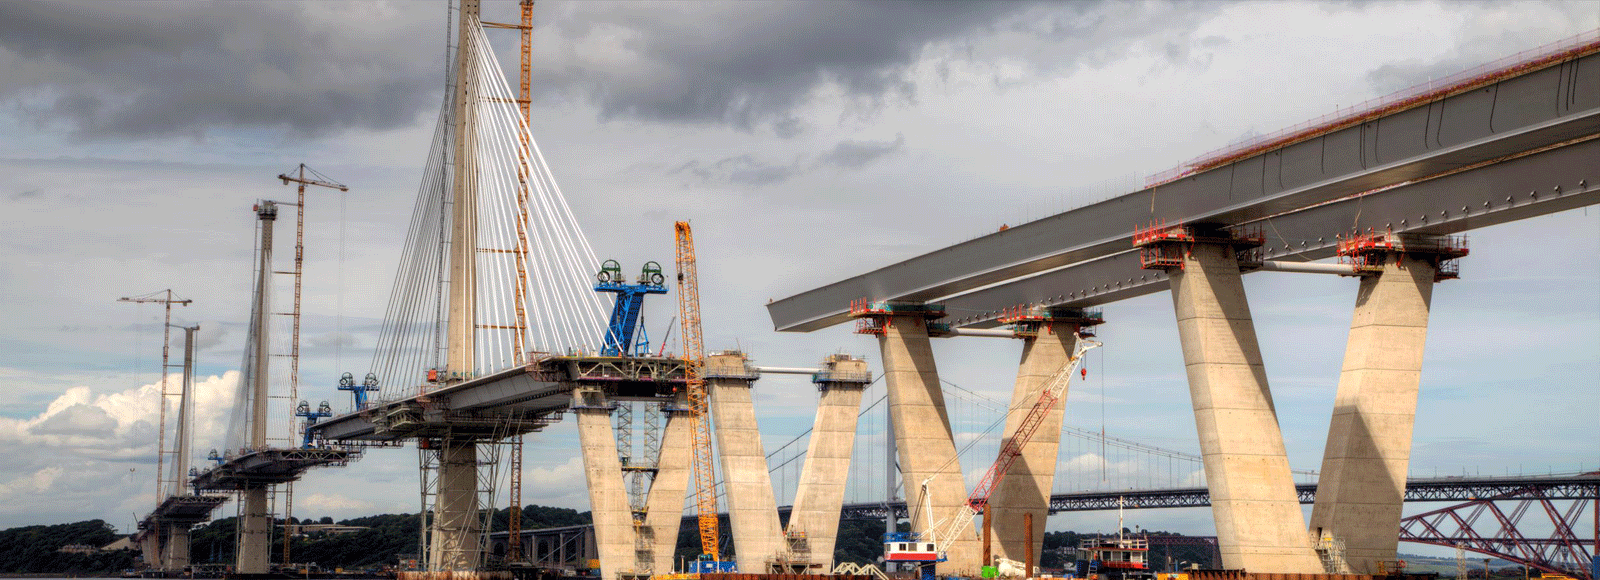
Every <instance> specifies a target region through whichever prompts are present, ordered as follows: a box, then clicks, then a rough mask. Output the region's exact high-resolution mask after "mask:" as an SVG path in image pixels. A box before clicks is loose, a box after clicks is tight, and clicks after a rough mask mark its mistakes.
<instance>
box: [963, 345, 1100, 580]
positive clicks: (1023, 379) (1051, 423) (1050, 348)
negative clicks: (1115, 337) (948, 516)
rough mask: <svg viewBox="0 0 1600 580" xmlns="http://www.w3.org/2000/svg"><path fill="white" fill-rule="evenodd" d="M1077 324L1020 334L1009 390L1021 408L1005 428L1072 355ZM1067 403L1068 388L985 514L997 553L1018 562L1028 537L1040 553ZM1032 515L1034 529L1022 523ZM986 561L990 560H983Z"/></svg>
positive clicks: (1013, 427) (1009, 426)
mask: <svg viewBox="0 0 1600 580" xmlns="http://www.w3.org/2000/svg"><path fill="white" fill-rule="evenodd" d="M1076 331H1077V325H1076V324H1071V323H1057V324H1041V325H1040V326H1039V330H1038V334H1037V335H1035V336H1030V337H1027V338H1025V339H1023V343H1022V362H1021V363H1020V364H1019V365H1018V366H1017V382H1016V384H1015V386H1014V387H1013V389H1012V392H1011V408H1012V409H1021V411H1019V412H1015V413H1011V414H1010V415H1008V416H1007V417H1006V430H1005V433H1007V434H1008V436H1009V434H1011V433H1016V432H1017V426H1018V424H1020V423H1022V420H1023V418H1025V417H1026V416H1027V411H1026V410H1027V409H1030V408H1032V407H1033V402H1034V401H1035V400H1036V399H1038V398H1039V392H1040V391H1041V390H1043V389H1044V387H1045V386H1046V385H1047V384H1048V383H1049V382H1050V379H1051V378H1053V377H1054V376H1055V375H1056V373H1058V372H1060V371H1061V367H1063V366H1065V365H1066V364H1067V361H1069V360H1071V359H1072V351H1073V349H1074V348H1076V347H1077V337H1076V336H1075V334H1074V333H1075V332H1076ZM1066 406H1067V393H1066V391H1063V392H1062V393H1061V398H1059V399H1056V402H1055V405H1054V406H1052V407H1051V409H1050V413H1049V414H1048V415H1046V416H1045V419H1044V424H1043V426H1041V427H1040V428H1039V430H1038V431H1037V432H1035V433H1034V434H1033V439H1031V440H1029V441H1028V444H1027V446H1025V447H1023V448H1022V456H1021V457H1018V458H1017V461H1016V463H1013V464H1011V468H1010V470H1008V471H1007V472H1006V477H1005V479H1004V480H1001V482H1000V486H999V487H998V488H997V489H995V491H994V495H993V496H991V497H990V499H989V508H988V510H987V512H988V513H985V514H984V515H983V517H984V518H990V517H993V518H994V519H993V520H990V521H991V522H992V526H993V529H994V538H995V551H994V554H995V555H996V556H998V557H1001V558H1009V559H1012V560H1016V561H1019V562H1020V561H1022V560H1023V558H1024V557H1025V556H1026V555H1027V554H1029V553H1030V552H1029V551H1028V549H1027V541H1028V538H1032V539H1033V544H1034V545H1033V551H1032V552H1031V553H1033V554H1042V553H1044V532H1045V520H1046V518H1047V517H1048V516H1049V515H1050V486H1051V485H1052V484H1053V483H1055V477H1056V456H1057V451H1058V450H1059V448H1060V443H1061V423H1062V421H1061V419H1062V414H1063V413H1064V411H1065V409H1066ZM1030 513H1031V514H1033V533H1032V535H1029V534H1028V530H1027V529H1026V527H1025V526H1024V525H1023V519H1024V518H1025V515H1024V514H1030ZM985 564H988V562H985Z"/></svg>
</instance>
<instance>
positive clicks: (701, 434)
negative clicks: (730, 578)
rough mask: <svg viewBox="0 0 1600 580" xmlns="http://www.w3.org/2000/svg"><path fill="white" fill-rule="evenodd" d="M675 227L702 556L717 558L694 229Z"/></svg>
mask: <svg viewBox="0 0 1600 580" xmlns="http://www.w3.org/2000/svg"><path fill="white" fill-rule="evenodd" d="M673 230H674V234H675V236H676V238H677V241H678V320H679V321H680V322H681V325H682V331H681V335H680V336H682V337H683V338H682V340H683V361H684V363H685V364H684V374H685V375H686V377H685V378H686V379H687V381H686V383H687V385H688V389H689V391H688V395H689V424H690V431H691V432H692V433H693V434H694V447H693V448H694V461H693V462H692V464H691V467H692V468H693V472H694V499H695V507H696V508H697V511H698V512H699V522H700V550H701V556H700V560H701V561H702V562H705V561H710V562H715V561H717V560H719V559H720V558H719V554H720V552H721V550H720V549H719V548H720V546H719V545H718V542H719V540H718V537H717V535H718V530H717V493H716V485H717V476H716V469H715V467H714V466H713V465H712V462H711V421H710V419H711V415H710V405H709V401H708V397H707V393H706V382H705V378H704V375H703V368H702V367H703V366H704V364H705V360H704V359H705V356H706V349H705V341H704V339H703V338H702V336H701V334H700V280H699V276H698V275H697V274H696V272H695V259H694V233H693V232H692V231H691V230H690V229H689V222H677V223H675V224H673ZM698 569H699V568H698V564H697V568H696V570H698Z"/></svg>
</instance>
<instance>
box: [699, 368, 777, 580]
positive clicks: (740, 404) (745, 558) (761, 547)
mask: <svg viewBox="0 0 1600 580" xmlns="http://www.w3.org/2000/svg"><path fill="white" fill-rule="evenodd" d="M705 377H706V388H707V391H708V393H709V394H710V396H711V416H712V418H713V420H714V421H715V423H714V424H713V425H714V432H715V433H716V440H717V453H718V454H719V455H720V456H721V458H722V481H723V485H725V486H726V489H727V498H728V523H729V525H730V526H732V527H733V532H732V536H733V551H734V557H735V560H736V561H737V562H738V566H739V571H740V572H744V573H763V572H766V571H767V567H768V565H769V564H770V563H771V562H772V561H774V560H775V559H777V558H778V556H779V553H780V552H781V551H782V550H783V544H784V543H783V530H782V528H781V527H780V526H779V525H778V502H777V500H776V499H775V498H774V497H773V495H772V477H771V476H770V475H769V474H768V472H767V452H766V449H765V448H763V447H762V446H761V432H760V431H759V430H758V429H757V428H756V412H755V405H754V403H753V402H752V400H751V394H750V387H751V383H752V382H754V380H755V378H756V375H755V373H754V372H752V371H750V370H749V369H748V368H746V365H745V357H744V355H743V354H740V353H719V354H713V355H710V356H707V357H706V359H705Z"/></svg>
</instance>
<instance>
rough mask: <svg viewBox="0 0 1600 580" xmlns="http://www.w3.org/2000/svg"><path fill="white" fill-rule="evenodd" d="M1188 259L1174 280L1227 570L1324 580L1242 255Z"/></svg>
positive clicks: (1222, 247) (1200, 249)
mask: <svg viewBox="0 0 1600 580" xmlns="http://www.w3.org/2000/svg"><path fill="white" fill-rule="evenodd" d="M1182 256H1183V257H1182V266H1181V268H1177V269H1173V270H1170V271H1169V272H1168V274H1169V276H1170V279H1171V284H1172V304H1173V308H1174V310H1175V311H1176V314H1177V320H1178V337H1179V340H1180V341H1181V342H1182V345H1183V359H1184V366H1185V370H1186V371H1187V374H1188V377H1189V395H1190V398H1191V399H1192V402H1193V405H1194V417H1195V426H1196V428H1197V430H1198V432H1199V436H1200V449H1201V452H1202V453H1203V454H1204V456H1205V471H1206V484H1207V486H1208V487H1209V488H1210V491H1211V514H1212V518H1213V519H1214V520H1215V522H1216V528H1217V543H1218V547H1219V549H1220V551H1221V553H1222V567H1223V568H1227V569H1231V570H1237V569H1245V570H1249V571H1252V572H1273V573H1303V574H1315V573H1322V572H1323V567H1322V564H1321V562H1320V561H1319V560H1318V558H1317V555H1316V553H1315V552H1314V551H1313V550H1312V548H1311V542H1310V541H1309V539H1308V538H1307V535H1306V528H1305V517H1304V516H1303V515H1302V514H1301V511H1300V502H1299V495H1298V493H1297V492H1296V490H1295V486H1294V478H1293V474H1292V473H1291V472H1290V470H1289V460H1288V456H1287V454H1286V453H1285V450H1284V445H1283V434H1282V431H1280V429H1279V427H1278V416H1277V411H1276V410H1275V409H1274V407H1273V404H1272V392H1271V390H1270V388H1269V387H1268V385H1267V374H1266V367H1265V365H1263V363H1262V360H1261V347H1260V344H1259V343H1258V342H1257V340H1256V332H1255V323H1254V321H1253V320H1252V319H1251V317H1250V305H1249V303H1248V301H1246V299H1245V292H1244V284H1243V280H1242V279H1241V278H1240V273H1239V262H1238V256H1237V255H1236V254H1235V249H1234V247H1233V246H1232V245H1230V244H1226V243H1194V244H1192V245H1191V246H1190V248H1189V250H1188V251H1187V252H1183V254H1182ZM1392 532H1393V530H1391V533H1392Z"/></svg>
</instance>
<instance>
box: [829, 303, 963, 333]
mask: <svg viewBox="0 0 1600 580" xmlns="http://www.w3.org/2000/svg"><path fill="white" fill-rule="evenodd" d="M895 316H915V317H918V318H921V319H922V320H923V321H924V324H925V325H926V326H927V329H928V335H929V336H942V335H947V334H950V332H951V328H950V325H949V324H945V323H941V322H934V321H935V320H938V319H940V318H944V317H945V311H944V305H943V304H923V303H920V302H898V301H892V300H891V301H872V300H865V299H862V300H852V301H850V317H851V318H854V319H856V334H873V335H878V336H882V335H883V334H884V333H886V332H888V330H889V326H890V324H891V322H890V320H892V319H893V318H894V317H895Z"/></svg>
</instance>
